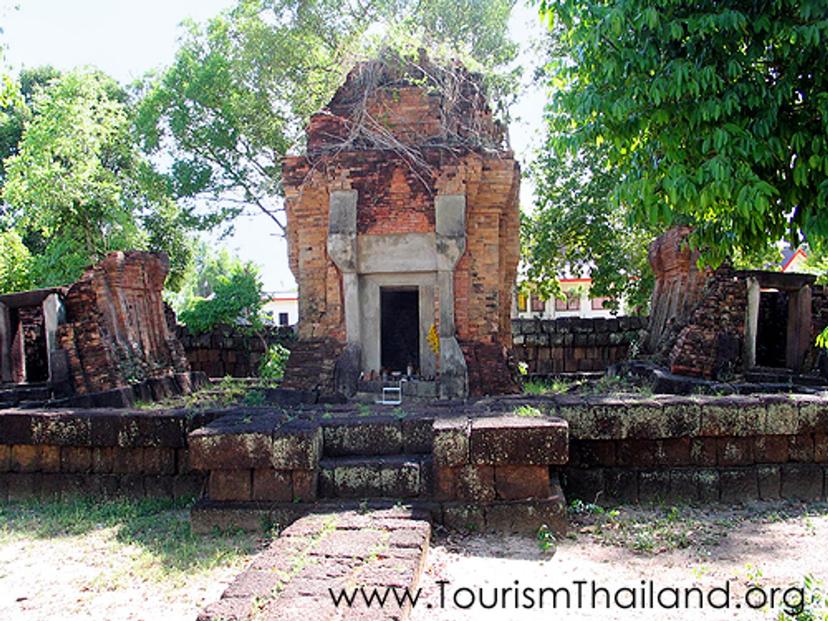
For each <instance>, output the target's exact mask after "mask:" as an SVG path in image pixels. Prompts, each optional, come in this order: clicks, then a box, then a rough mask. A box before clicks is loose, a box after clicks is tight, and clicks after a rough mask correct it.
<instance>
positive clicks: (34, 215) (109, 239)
mask: <svg viewBox="0 0 828 621" xmlns="http://www.w3.org/2000/svg"><path fill="white" fill-rule="evenodd" d="M22 77H23V78H25V77H26V76H25V75H24V76H22ZM21 82H22V85H23V86H25V81H22V80H21ZM39 84H40V87H39V88H35V89H33V91H32V92H31V93H30V95H31V97H30V103H29V102H27V101H26V99H27V96H21V97H20V98H19V101H18V102H17V105H19V106H25V109H24V110H23V112H21V113H20V114H19V115H18V118H23V119H24V123H23V127H22V131H20V138H19V142H18V143H17V144H16V145H15V144H12V142H13V141H12V140H9V141H8V144H7V145H5V148H6V149H7V152H8V153H10V155H9V156H8V157H7V158H6V159H5V160H4V169H5V176H4V179H3V182H4V183H3V199H4V201H5V202H6V208H7V213H6V214H5V215H4V221H3V223H2V225H3V228H4V230H5V233H4V235H5V236H7V237H8V239H7V240H6V242H7V244H12V245H14V242H15V238H16V237H17V236H19V237H20V238H21V239H22V241H23V242H24V243H25V246H26V249H27V251H28V252H29V253H30V255H31V263H30V269H31V273H30V281H31V284H32V285H35V286H44V285H55V284H66V283H67V282H71V281H72V280H74V279H75V278H77V276H78V275H79V273H80V271H81V270H82V269H83V267H84V266H85V265H88V264H89V263H90V262H94V261H96V260H98V259H100V258H101V257H102V256H103V255H104V254H105V253H106V252H108V251H111V250H120V249H126V248H146V249H150V250H161V251H166V252H168V254H170V258H171V264H172V268H173V270H172V275H171V283H170V284H171V285H172V286H175V281H176V279H177V277H179V275H180V273H181V272H182V271H183V269H184V267H185V266H186V263H187V262H188V261H189V246H188V244H187V242H186V239H185V236H184V231H183V230H182V227H181V226H179V214H178V211H177V209H176V206H175V203H174V201H173V200H172V199H171V198H170V196H168V195H167V194H166V193H165V191H164V189H163V187H159V183H158V176H157V175H156V174H155V173H154V171H153V170H152V168H151V166H150V165H149V163H148V162H147V161H146V159H145V158H144V156H143V155H142V154H141V153H140V151H139V150H138V148H137V144H136V140H135V137H134V133H133V131H132V124H131V120H130V108H129V106H128V103H127V94H126V93H125V91H124V90H123V89H121V88H120V87H119V86H118V84H117V83H116V82H114V81H113V80H111V79H110V78H108V77H106V76H104V75H103V74H100V73H98V72H94V71H73V72H70V73H67V74H65V75H62V76H59V77H53V78H50V79H49V80H40V81H39ZM21 93H22V95H26V93H25V91H23V90H22V89H21ZM5 120H7V121H8V123H7V124H5V125H4V126H5V127H6V128H8V129H9V131H8V132H6V133H5V134H4V135H5V136H8V137H12V136H13V134H14V131H15V129H16V123H17V121H16V118H15V117H13V116H8V117H7V118H6V119H5ZM10 247H11V246H10ZM14 247H16V246H14Z"/></svg>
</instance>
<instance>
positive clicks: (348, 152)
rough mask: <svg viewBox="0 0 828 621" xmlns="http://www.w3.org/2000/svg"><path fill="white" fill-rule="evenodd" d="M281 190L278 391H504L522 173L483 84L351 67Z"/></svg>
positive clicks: (368, 65) (449, 395)
mask: <svg viewBox="0 0 828 621" xmlns="http://www.w3.org/2000/svg"><path fill="white" fill-rule="evenodd" d="M282 182H283V186H284V191H285V197H286V200H285V203H286V211H287V239H288V253H289V258H290V267H291V270H292V271H293V274H294V276H295V277H296V281H297V283H298V287H299V343H298V344H297V345H296V346H295V347H294V350H293V351H292V354H291V358H290V360H289V362H288V368H287V371H286V375H285V381H284V386H285V387H287V388H302V389H316V390H319V391H321V392H323V393H329V392H342V393H345V394H346V395H350V394H353V392H354V391H355V390H356V386H357V382H358V381H360V380H362V381H364V380H371V379H378V378H380V377H398V376H399V374H402V375H404V376H412V377H416V378H417V379H419V380H420V382H422V383H430V382H434V386H435V390H434V395H435V396H439V397H440V398H443V399H462V398H465V397H467V396H469V394H494V393H503V392H512V391H513V390H514V389H515V383H514V380H513V378H512V374H511V372H510V370H509V367H508V365H507V364H506V360H507V355H508V350H509V349H510V348H511V344H512V343H511V300H512V291H513V287H514V283H515V277H516V271H517V264H518V255H519V238H518V229H519V211H518V191H519V185H520V169H519V166H518V164H517V162H516V161H515V159H514V156H513V154H512V152H511V150H510V149H509V148H508V146H507V145H506V134H505V131H504V129H503V127H502V126H501V125H500V124H499V123H498V122H496V121H495V120H494V119H493V117H492V112H491V109H490V108H489V105H488V103H487V101H486V98H485V95H484V92H483V88H482V82H481V79H480V77H479V76H477V75H475V74H472V73H470V72H468V71H467V70H466V69H465V68H463V67H462V66H460V65H457V64H455V65H452V66H437V65H435V64H434V63H431V62H430V61H428V60H427V59H425V58H424V57H423V56H421V59H420V60H419V61H418V62H408V61H398V60H395V61H393V62H388V61H380V60H377V61H371V62H365V63H361V64H358V65H357V66H356V67H355V68H354V69H353V70H352V71H351V72H350V73H349V75H348V77H347V79H346V81H345V83H344V84H343V85H342V86H341V87H340V88H339V90H338V91H337V92H336V94H335V95H334V97H333V99H332V100H331V102H330V103H329V104H328V106H327V107H326V108H325V109H323V110H322V111H320V112H319V113H317V114H315V115H313V117H312V118H311V120H310V124H309V127H308V129H307V152H306V153H305V154H304V155H301V156H293V157H288V158H286V160H285V162H284V165H283V174H282Z"/></svg>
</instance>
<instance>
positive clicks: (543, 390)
mask: <svg viewBox="0 0 828 621" xmlns="http://www.w3.org/2000/svg"><path fill="white" fill-rule="evenodd" d="M523 392H524V393H525V394H527V395H532V396H543V395H562V394H575V395H613V394H637V395H642V396H645V397H651V396H652V395H653V387H652V385H651V384H648V383H636V382H634V381H632V380H630V379H629V378H626V377H619V376H616V375H604V376H602V377H600V378H599V379H597V380H591V381H590V380H562V379H553V380H550V381H543V380H530V381H528V382H526V383H524V385H523Z"/></svg>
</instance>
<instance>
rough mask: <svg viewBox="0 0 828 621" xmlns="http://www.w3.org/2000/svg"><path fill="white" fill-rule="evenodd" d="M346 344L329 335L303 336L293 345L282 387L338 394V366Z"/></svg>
mask: <svg viewBox="0 0 828 621" xmlns="http://www.w3.org/2000/svg"><path fill="white" fill-rule="evenodd" d="M341 353H342V345H340V344H339V343H338V342H337V341H335V340H333V339H329V338H317V339H302V340H300V341H297V342H296V343H294V344H293V345H291V348H290V357H289V358H288V361H287V364H286V366H285V376H284V379H283V380H282V388H290V389H294V390H311V391H318V392H320V393H322V394H334V393H335V392H336V390H335V386H334V369H335V368H336V361H337V358H338V357H339V355H340V354H341Z"/></svg>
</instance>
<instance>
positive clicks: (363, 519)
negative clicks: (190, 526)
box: [198, 508, 431, 621]
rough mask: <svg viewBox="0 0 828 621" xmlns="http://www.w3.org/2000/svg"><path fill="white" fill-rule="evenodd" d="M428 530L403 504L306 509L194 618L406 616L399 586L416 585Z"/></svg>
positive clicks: (307, 620)
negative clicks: (318, 510)
mask: <svg viewBox="0 0 828 621" xmlns="http://www.w3.org/2000/svg"><path fill="white" fill-rule="evenodd" d="M430 536H431V525H430V523H429V522H428V521H427V520H426V519H423V514H420V513H418V512H416V511H412V510H408V509H403V508H394V509H389V510H384V511H373V512H370V513H358V512H353V511H347V512H341V513H321V514H313V515H308V516H306V517H304V518H301V519H300V520H298V521H296V522H294V523H293V524H292V525H291V526H289V527H288V528H286V529H285V530H284V531H283V532H282V534H281V535H280V536H279V538H278V539H276V540H275V541H274V542H273V543H272V544H271V545H270V547H269V548H267V550H265V551H264V552H262V553H261V554H260V555H259V556H257V557H256V559H255V560H254V561H253V563H252V564H251V565H250V566H249V567H248V568H247V570H245V571H244V572H243V573H242V574H240V575H239V576H238V577H237V578H236V579H235V581H234V582H233V583H232V584H231V585H230V586H229V587H228V588H227V589H226V590H225V592H224V594H223V595H222V597H221V599H220V600H219V601H217V602H215V603H214V604H212V605H210V606H208V607H207V608H206V609H205V610H204V611H203V612H202V613H201V615H199V617H198V621H298V620H301V621H326V620H333V619H343V620H344V619H360V620H366V621H367V620H379V619H406V618H408V615H409V613H410V604H408V603H407V602H406V600H405V599H404V597H405V594H406V589H408V591H409V592H411V593H412V594H414V591H415V589H416V588H417V584H418V582H419V578H420V573H421V571H422V568H423V564H424V562H425V557H426V553H427V551H428V543H429V539H430ZM360 587H364V590H362V591H360ZM374 588H376V596H375V597H376V598H377V599H373V600H371V599H370V597H371V593H372V590H373V589H374ZM342 593H344V595H345V596H344V597H342V598H341V599H340V600H339V605H337V604H336V603H335V601H334V598H335V597H338V596H341V594H342ZM352 596H353V600H352V602H351V604H350V605H349V604H348V603H347V600H348V598H350V597H352ZM366 597H368V599H369V601H370V605H369V603H368V601H366ZM398 597H400V598H403V599H402V601H403V605H400V603H399V601H398V599H397V598H398ZM383 598H384V601H385V604H384V606H382V605H380V604H379V601H378V599H383Z"/></svg>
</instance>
